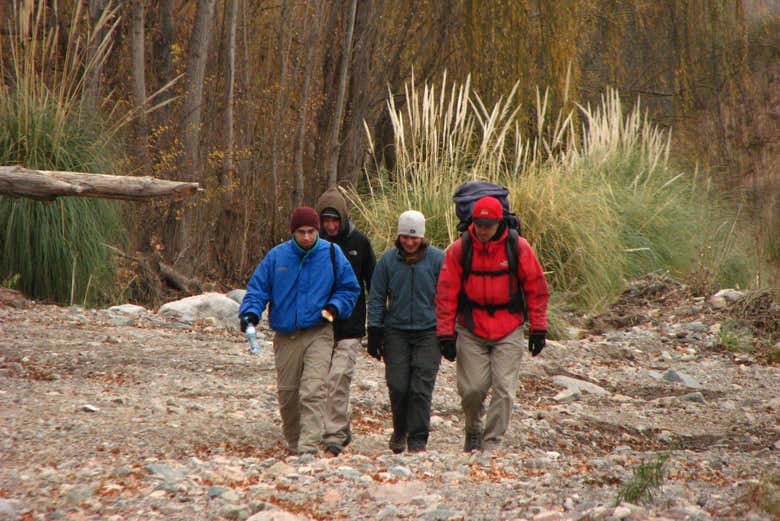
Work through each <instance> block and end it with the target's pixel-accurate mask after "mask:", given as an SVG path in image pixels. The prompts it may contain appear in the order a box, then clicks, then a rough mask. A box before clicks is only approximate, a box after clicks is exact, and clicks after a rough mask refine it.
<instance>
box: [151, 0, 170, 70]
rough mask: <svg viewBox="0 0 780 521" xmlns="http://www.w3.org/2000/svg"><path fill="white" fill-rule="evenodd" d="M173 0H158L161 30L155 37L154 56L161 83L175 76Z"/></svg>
mask: <svg viewBox="0 0 780 521" xmlns="http://www.w3.org/2000/svg"><path fill="white" fill-rule="evenodd" d="M173 1H174V0H158V5H159V13H160V30H159V32H158V34H157V38H156V39H155V49H154V56H155V60H156V62H157V70H158V73H157V79H158V81H159V82H160V84H163V85H164V84H166V83H167V82H169V81H170V80H171V79H172V78H173V62H172V60H171V56H172V55H173V53H172V52H171V45H172V43H173V41H174V38H175V29H174V26H173Z"/></svg>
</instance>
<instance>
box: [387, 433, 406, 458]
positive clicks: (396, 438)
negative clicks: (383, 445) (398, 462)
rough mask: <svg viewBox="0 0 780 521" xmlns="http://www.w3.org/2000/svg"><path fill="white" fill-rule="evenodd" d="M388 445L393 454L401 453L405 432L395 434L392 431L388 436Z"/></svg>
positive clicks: (404, 443)
mask: <svg viewBox="0 0 780 521" xmlns="http://www.w3.org/2000/svg"><path fill="white" fill-rule="evenodd" d="M388 446H389V447H390V450H392V451H393V453H394V454H400V453H402V452H403V451H404V450H405V449H406V434H397V433H395V432H393V434H392V436H390V442H389V443H388Z"/></svg>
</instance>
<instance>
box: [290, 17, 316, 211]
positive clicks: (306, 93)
mask: <svg viewBox="0 0 780 521" xmlns="http://www.w3.org/2000/svg"><path fill="white" fill-rule="evenodd" d="M307 19H309V21H310V24H308V27H309V31H308V33H307V34H306V40H305V45H306V61H305V65H304V70H303V85H302V87H301V102H300V105H299V108H298V140H297V145H296V147H295V166H294V172H295V193H294V197H293V201H294V205H295V206H296V207H298V206H301V204H303V196H304V174H303V150H304V148H305V146H306V124H307V119H308V113H309V112H308V111H309V104H310V102H311V100H310V99H309V98H310V91H311V80H312V73H313V69H314V49H315V47H317V45H318V42H319V39H320V23H321V22H320V20H322V2H318V3H317V5H316V7H315V8H314V11H313V12H312V16H310V17H309V16H308V15H307Z"/></svg>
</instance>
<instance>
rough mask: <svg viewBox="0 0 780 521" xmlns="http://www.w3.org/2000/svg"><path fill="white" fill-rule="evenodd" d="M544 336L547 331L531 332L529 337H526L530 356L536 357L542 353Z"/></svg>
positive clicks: (544, 342) (533, 330)
mask: <svg viewBox="0 0 780 521" xmlns="http://www.w3.org/2000/svg"><path fill="white" fill-rule="evenodd" d="M546 336H547V331H545V330H544V329H532V330H531V336H529V337H528V350H529V351H530V352H531V356H536V355H538V354H539V353H541V352H542V349H544V346H545V344H546V341H545V337H546Z"/></svg>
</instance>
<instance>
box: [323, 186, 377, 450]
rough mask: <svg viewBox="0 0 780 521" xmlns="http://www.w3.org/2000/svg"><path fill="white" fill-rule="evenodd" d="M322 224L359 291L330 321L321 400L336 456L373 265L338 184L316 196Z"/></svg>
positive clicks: (348, 435) (345, 439)
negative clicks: (346, 311) (343, 313)
mask: <svg viewBox="0 0 780 521" xmlns="http://www.w3.org/2000/svg"><path fill="white" fill-rule="evenodd" d="M317 211H318V212H319V214H320V219H321V221H322V223H321V224H322V226H321V227H320V236H321V237H322V238H324V239H327V240H328V241H330V242H332V243H334V244H338V245H339V247H341V250H342V251H343V252H344V255H345V256H346V257H347V260H349V263H350V264H351V265H352V269H353V270H354V272H355V275H356V276H357V279H358V283H359V284H360V294H359V296H358V301H357V303H356V304H355V309H354V311H352V315H351V316H349V317H348V318H345V319H342V320H336V321H335V322H334V323H333V338H334V341H335V347H334V350H333V358H332V359H331V364H330V372H329V373H328V382H327V386H328V389H327V392H328V394H327V400H326V404H325V435H324V436H323V442H324V444H325V450H326V451H327V452H328V453H330V454H332V455H333V456H338V455H339V454H340V453H341V451H342V449H343V448H344V447H346V446H347V445H348V444H349V442H350V441H352V432H351V430H350V427H349V388H350V385H351V383H352V377H353V375H354V374H355V361H356V359H357V353H358V351H359V350H360V340H361V338H362V337H364V336H365V334H366V294H367V293H368V290H369V286H370V284H371V276H372V274H373V273H374V266H375V265H376V256H375V255H374V250H373V248H372V247H371V242H370V241H369V240H368V237H366V236H365V235H364V234H363V233H361V232H360V231H358V230H357V229H356V228H355V225H354V224H353V223H352V221H350V220H349V215H348V213H347V203H346V201H345V200H344V197H343V196H342V195H341V193H340V192H339V190H338V188H335V187H334V188H330V189H328V190H327V191H326V192H325V193H323V194H322V195H321V196H320V198H319V199H318V200H317Z"/></svg>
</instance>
